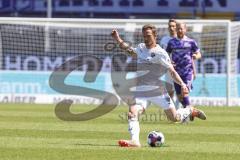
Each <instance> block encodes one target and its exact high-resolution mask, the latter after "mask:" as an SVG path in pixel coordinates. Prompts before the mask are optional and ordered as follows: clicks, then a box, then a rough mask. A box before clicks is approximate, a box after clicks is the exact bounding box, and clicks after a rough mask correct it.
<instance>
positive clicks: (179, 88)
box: [174, 75, 193, 94]
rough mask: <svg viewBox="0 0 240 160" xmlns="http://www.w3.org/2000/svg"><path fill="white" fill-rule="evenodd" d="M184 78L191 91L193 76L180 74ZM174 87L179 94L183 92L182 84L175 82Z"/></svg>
mask: <svg viewBox="0 0 240 160" xmlns="http://www.w3.org/2000/svg"><path fill="white" fill-rule="evenodd" d="M180 77H181V78H182V80H183V82H184V83H185V84H186V85H187V87H188V90H189V92H190V91H191V90H192V89H193V86H192V82H193V76H192V75H188V76H180ZM174 88H175V91H176V93H177V94H181V86H180V85H179V84H177V83H175V82H174Z"/></svg>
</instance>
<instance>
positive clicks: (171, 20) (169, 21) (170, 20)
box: [168, 19, 177, 24]
mask: <svg viewBox="0 0 240 160" xmlns="http://www.w3.org/2000/svg"><path fill="white" fill-rule="evenodd" d="M171 22H174V23H176V24H177V21H176V19H169V20H168V23H171Z"/></svg>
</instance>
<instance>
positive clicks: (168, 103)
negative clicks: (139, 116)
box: [136, 94, 175, 110]
mask: <svg viewBox="0 0 240 160" xmlns="http://www.w3.org/2000/svg"><path fill="white" fill-rule="evenodd" d="M151 103H153V104H155V105H157V106H159V107H161V108H162V109H164V110H167V109H169V108H175V105H174V103H173V101H172V99H171V98H170V97H169V95H168V94H163V95H161V96H157V97H141V98H136V104H138V105H141V106H142V107H143V108H144V109H145V110H146V108H147V107H148V106H149V105H150V104H151Z"/></svg>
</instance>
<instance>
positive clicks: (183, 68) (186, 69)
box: [166, 36, 199, 77]
mask: <svg viewBox="0 0 240 160" xmlns="http://www.w3.org/2000/svg"><path fill="white" fill-rule="evenodd" d="M166 51H167V52H168V53H170V54H171V57H172V61H173V62H174V66H175V67H174V68H175V70H176V71H177V73H178V74H179V75H180V76H181V77H191V76H192V75H193V64H192V55H193V53H195V52H198V51H199V48H198V47H197V43H196V41H195V40H193V39H190V38H188V37H187V36H184V37H183V39H179V38H173V39H171V40H170V41H169V42H168V46H167V49H166Z"/></svg>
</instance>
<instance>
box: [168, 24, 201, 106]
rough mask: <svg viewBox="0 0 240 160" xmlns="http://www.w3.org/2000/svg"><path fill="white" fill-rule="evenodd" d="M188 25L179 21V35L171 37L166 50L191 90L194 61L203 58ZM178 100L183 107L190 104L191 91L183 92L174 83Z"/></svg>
mask: <svg viewBox="0 0 240 160" xmlns="http://www.w3.org/2000/svg"><path fill="white" fill-rule="evenodd" d="M186 31H187V26H186V24H185V23H184V22H178V23H177V37H176V38H174V39H171V40H170V41H169V43H168V46H167V48H166V51H167V52H168V53H169V54H170V55H171V59H172V61H173V63H174V64H173V65H174V68H175V69H176V71H177V72H178V74H179V75H180V77H181V78H182V80H183V81H184V83H185V84H187V87H188V89H189V91H190V90H191V89H192V81H193V78H194V66H193V63H192V61H193V60H196V59H200V58H201V53H200V49H199V48H198V46H197V43H196V41H195V40H193V39H191V38H189V37H187V36H186V35H185V34H186ZM174 87H175V91H176V94H177V97H178V100H179V101H180V102H181V103H182V105H183V107H187V106H190V99H189V93H181V87H180V86H179V85H178V84H176V83H174Z"/></svg>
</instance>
